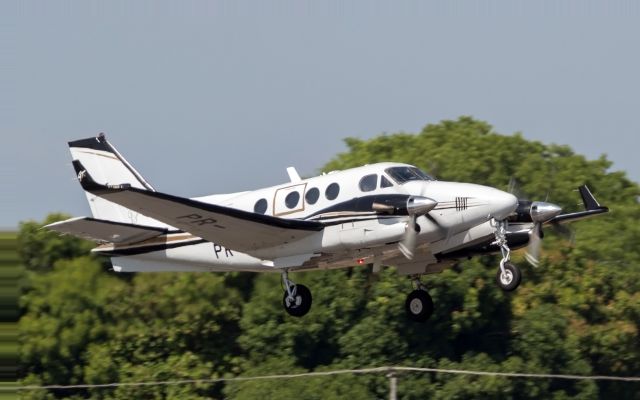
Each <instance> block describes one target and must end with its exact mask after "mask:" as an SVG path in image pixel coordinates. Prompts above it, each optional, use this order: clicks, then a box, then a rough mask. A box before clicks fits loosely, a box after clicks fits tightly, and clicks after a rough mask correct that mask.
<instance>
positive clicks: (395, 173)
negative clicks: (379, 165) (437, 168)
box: [385, 167, 435, 185]
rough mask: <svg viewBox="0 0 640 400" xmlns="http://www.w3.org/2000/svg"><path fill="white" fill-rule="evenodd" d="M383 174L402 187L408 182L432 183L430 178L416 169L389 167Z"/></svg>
mask: <svg viewBox="0 0 640 400" xmlns="http://www.w3.org/2000/svg"><path fill="white" fill-rule="evenodd" d="M385 172H386V173H387V174H389V176H390V177H392V178H393V180H394V181H396V182H398V184H400V185H402V184H403V183H405V182H409V181H434V180H435V179H433V178H432V177H430V176H429V175H427V174H425V173H424V172H422V171H421V170H420V169H418V168H416V167H391V168H387V169H385Z"/></svg>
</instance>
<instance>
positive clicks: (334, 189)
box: [324, 182, 340, 200]
mask: <svg viewBox="0 0 640 400" xmlns="http://www.w3.org/2000/svg"><path fill="white" fill-rule="evenodd" d="M339 193H340V186H339V185H338V184H337V183H335V182H334V183H332V184H331V185H329V186H327V189H326V190H325V191H324V196H325V197H326V198H327V200H334V199H335V198H336V197H338V194H339Z"/></svg>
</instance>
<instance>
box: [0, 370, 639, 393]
mask: <svg viewBox="0 0 640 400" xmlns="http://www.w3.org/2000/svg"><path fill="white" fill-rule="evenodd" d="M398 372H433V373H440V374H456V375H479V376H502V377H507V378H528V379H569V380H594V381H621V382H640V377H636V376H607V375H568V374H535V373H521V372H491V371H473V370H463V369H441V368H418V367H401V366H397V367H376V368H361V369H341V370H334V371H315V372H303V373H298V374H279V375H262V376H237V377H231V378H212V379H177V380H167V381H147V382H112V383H97V384H78V385H43V386H35V385H28V386H14V387H7V386H0V391H16V390H51V389H92V388H117V387H124V386H129V387H131V386H162V385H165V386H166V385H185V384H198V383H220V382H243V381H255V380H269V379H294V378H303V377H318V376H331V375H344V374H372V373H380V374H381V373H386V374H393V373H398Z"/></svg>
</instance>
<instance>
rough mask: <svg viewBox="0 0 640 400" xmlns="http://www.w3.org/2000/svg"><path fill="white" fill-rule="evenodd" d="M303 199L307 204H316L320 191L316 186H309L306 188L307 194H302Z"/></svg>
mask: <svg viewBox="0 0 640 400" xmlns="http://www.w3.org/2000/svg"><path fill="white" fill-rule="evenodd" d="M304 198H305V200H307V203H309V204H316V202H317V201H318V199H319V198H320V191H319V190H318V188H311V189H309V190H307V194H305V195H304Z"/></svg>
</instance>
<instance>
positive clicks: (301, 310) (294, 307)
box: [282, 284, 311, 317]
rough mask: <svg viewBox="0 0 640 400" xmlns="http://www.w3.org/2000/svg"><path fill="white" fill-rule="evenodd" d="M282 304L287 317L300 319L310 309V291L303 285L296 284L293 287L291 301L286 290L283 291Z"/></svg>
mask: <svg viewBox="0 0 640 400" xmlns="http://www.w3.org/2000/svg"><path fill="white" fill-rule="evenodd" d="M282 304H283V305H284V309H285V310H287V312H288V313H289V315H291V316H294V317H302V316H303V315H305V314H306V313H308V312H309V310H310V309H311V291H310V290H309V288H307V287H306V286H305V285H300V284H297V285H296V286H295V294H294V295H293V299H291V298H289V294H288V293H287V291H286V290H285V291H284V297H283V298H282Z"/></svg>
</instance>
